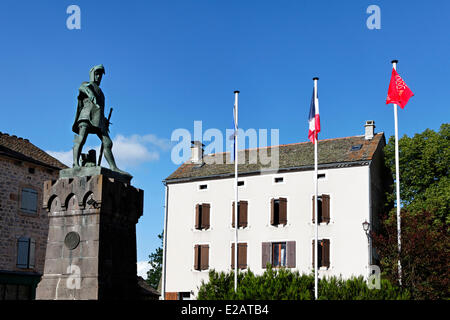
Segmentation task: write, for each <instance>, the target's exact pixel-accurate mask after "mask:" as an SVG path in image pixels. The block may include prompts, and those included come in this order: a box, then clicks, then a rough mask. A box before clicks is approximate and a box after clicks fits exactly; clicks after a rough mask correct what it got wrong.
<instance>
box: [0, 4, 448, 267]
mask: <svg viewBox="0 0 450 320" xmlns="http://www.w3.org/2000/svg"><path fill="white" fill-rule="evenodd" d="M71 4H76V5H78V6H79V7H80V9H81V29H80V30H69V29H68V28H67V27H66V20H67V18H68V17H69V14H67V13H66V9H67V7H68V6H69V5H71ZM372 4H374V5H378V6H379V7H380V9H381V29H380V30H369V29H368V28H367V26H366V20H367V18H369V16H370V14H367V13H366V9H367V7H368V6H369V5H372ZM449 12H450V2H449V1H446V0H442V1H438V0H434V1H428V2H425V1H411V0H410V1H375V0H374V1H356V0H355V1H283V0H280V1H261V0H259V1H250V0H247V1H243V0H241V1H233V0H230V1H213V0H209V1H206V0H195V1H194V0H183V1H133V0H129V1H126V2H124V1H95V2H94V1H79V0H75V1H50V0H47V1H27V2H24V1H9V0H4V1H2V2H1V3H0V38H1V39H2V43H1V50H0V70H1V72H0V94H1V104H0V105H1V108H2V113H1V114H2V116H1V117H0V131H2V132H7V133H10V134H15V135H17V136H21V137H26V138H28V139H30V140H31V142H33V143H34V144H35V145H37V146H39V147H40V148H42V149H44V150H46V151H52V152H59V155H60V156H61V157H64V156H66V158H67V155H70V150H71V148H72V141H73V133H72V132H71V126H72V122H73V119H74V115H75V107H76V95H77V89H78V87H79V85H80V83H81V82H82V81H86V80H88V78H89V69H90V68H91V67H92V66H93V65H96V64H100V63H102V64H104V66H105V68H106V75H105V76H104V78H103V81H102V85H101V86H102V88H103V91H104V93H105V95H106V106H107V108H106V109H107V110H109V107H110V106H113V107H114V113H113V115H112V122H113V126H112V127H111V137H112V138H113V140H114V142H115V146H114V147H113V151H114V152H115V153H116V152H117V156H116V158H118V164H119V167H122V168H124V169H125V170H127V171H129V172H131V173H132V174H133V175H134V179H133V183H134V185H135V186H136V187H138V188H141V189H144V190H145V200H144V201H145V211H144V216H143V217H142V218H141V219H140V221H139V224H138V226H137V242H138V260H139V261H144V260H147V257H148V255H149V254H150V253H151V252H153V251H154V249H155V248H156V247H157V246H159V244H160V242H159V239H158V238H157V234H158V233H160V232H161V230H162V229H163V212H164V209H163V205H164V187H163V184H162V182H161V181H162V180H163V179H164V178H165V177H167V176H168V175H169V174H170V173H171V172H172V171H174V170H175V169H176V167H177V165H176V164H174V163H173V162H172V161H171V156H170V155H171V153H170V138H171V134H172V132H173V131H174V130H175V129H177V128H185V129H188V130H190V131H191V132H192V131H193V124H194V120H201V121H203V129H204V130H206V129H208V128H217V129H220V130H222V131H223V133H225V130H226V129H227V128H230V127H231V124H232V108H233V103H234V95H233V91H234V90H240V92H241V93H240V99H239V101H240V103H239V119H240V121H239V124H240V127H241V128H244V129H248V128H255V129H269V130H270V129H279V133H280V138H279V139H280V143H282V144H286V143H293V142H300V141H307V130H308V127H307V115H308V111H309V103H310V99H311V92H312V85H313V84H312V77H314V76H318V77H320V80H319V100H320V113H321V124H322V132H321V134H320V137H319V138H323V139H324V138H334V137H343V136H352V135H358V134H362V133H363V124H364V122H365V120H375V122H376V131H378V132H379V131H384V132H385V133H386V134H387V136H388V137H389V136H391V135H393V131H394V123H393V112H392V106H386V105H385V99H386V94H387V88H388V84H389V77H390V72H391V64H390V61H391V60H392V59H398V60H399V65H398V69H397V70H398V72H399V74H400V75H401V76H402V77H403V79H404V80H405V82H406V83H407V84H408V86H409V87H410V88H411V89H412V91H413V92H414V93H415V96H414V97H413V98H411V100H410V102H409V103H408V105H407V106H406V108H405V109H404V110H401V111H399V123H400V135H403V134H407V135H413V134H414V133H418V132H422V131H423V130H425V129H426V128H431V129H434V130H438V129H439V126H440V125H441V123H443V122H448V120H449V118H450V111H449V110H450V109H449V108H448V95H447V93H448V91H449V85H450V81H449V75H450V59H449V52H450V41H449V31H450V27H449V26H448V20H449V18H448V17H449V14H450V13H449ZM98 145H99V142H98V139H97V138H96V137H90V138H89V140H88V142H87V144H86V146H98ZM55 154H56V153H55ZM70 164H71V163H69V165H70Z"/></svg>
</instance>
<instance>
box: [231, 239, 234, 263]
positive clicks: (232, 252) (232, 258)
mask: <svg viewBox="0 0 450 320" xmlns="http://www.w3.org/2000/svg"><path fill="white" fill-rule="evenodd" d="M231 269H234V243H232V244H231Z"/></svg>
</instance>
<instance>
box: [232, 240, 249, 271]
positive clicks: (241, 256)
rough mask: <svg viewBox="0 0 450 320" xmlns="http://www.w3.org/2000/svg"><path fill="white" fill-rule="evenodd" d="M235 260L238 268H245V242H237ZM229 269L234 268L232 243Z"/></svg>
mask: <svg viewBox="0 0 450 320" xmlns="http://www.w3.org/2000/svg"><path fill="white" fill-rule="evenodd" d="M237 260H238V267H239V269H246V268H247V243H238V251H237ZM231 269H234V243H232V244H231Z"/></svg>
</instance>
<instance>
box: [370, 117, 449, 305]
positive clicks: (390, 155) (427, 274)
mask: <svg viewBox="0 0 450 320" xmlns="http://www.w3.org/2000/svg"><path fill="white" fill-rule="evenodd" d="M449 137H450V125H449V124H448V123H444V124H442V125H441V127H440V130H439V132H435V131H433V130H430V129H426V130H425V131H424V132H422V133H417V134H415V135H414V136H413V137H411V138H410V137H408V136H406V135H405V136H403V137H402V138H400V139H399V141H398V142H399V164H400V196H401V205H402V212H401V222H402V224H401V240H402V250H401V252H400V253H399V252H398V247H397V219H396V209H395V208H394V206H393V204H394V203H395V200H396V197H397V195H396V189H395V188H393V192H392V193H388V194H387V199H388V201H387V203H386V207H387V211H388V212H387V213H385V214H384V217H382V219H381V228H379V230H377V232H376V234H373V239H374V246H375V248H376V249H377V252H378V254H379V256H380V264H381V268H382V272H383V275H384V276H385V277H387V278H388V279H390V280H391V281H394V282H396V281H398V267H397V262H398V260H399V259H400V261H401V265H402V285H403V286H404V287H405V288H407V289H409V291H410V292H411V294H412V297H413V298H414V299H443V298H449V292H448V287H449V279H450V274H449V268H448V266H449V263H450V261H449V258H450V256H449V247H450V240H449V236H448V231H449V227H450V216H449V214H448V212H449V209H450V179H449V168H450V139H449ZM385 163H386V165H387V166H388V167H389V168H390V170H391V173H392V178H393V180H394V181H395V137H391V138H390V139H389V143H388V144H387V145H386V147H385ZM389 209H390V210H389Z"/></svg>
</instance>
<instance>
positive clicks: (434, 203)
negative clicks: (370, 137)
mask: <svg viewBox="0 0 450 320" xmlns="http://www.w3.org/2000/svg"><path fill="white" fill-rule="evenodd" d="M449 138H450V124H448V123H444V124H442V125H441V127H440V130H439V132H435V131H433V130H430V129H427V130H425V131H424V132H422V133H417V134H415V135H414V137H412V138H410V137H408V136H406V135H405V136H403V137H402V138H400V139H399V141H398V143H399V164H400V195H401V202H402V205H403V208H404V209H406V210H407V211H409V212H410V213H421V212H423V211H424V210H425V211H428V212H430V213H432V214H433V215H434V216H435V221H434V223H439V222H442V223H446V224H447V225H450V216H449V214H448V212H449V209H450V178H449V168H450V139H449ZM384 151H385V163H386V165H387V166H388V168H390V170H391V172H392V177H393V179H394V181H395V137H393V136H392V137H391V138H390V139H389V143H388V144H387V145H386V147H385V149H384ZM395 199H396V190H395V189H394V192H393V193H390V194H389V195H388V200H389V202H390V203H394V201H395Z"/></svg>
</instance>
